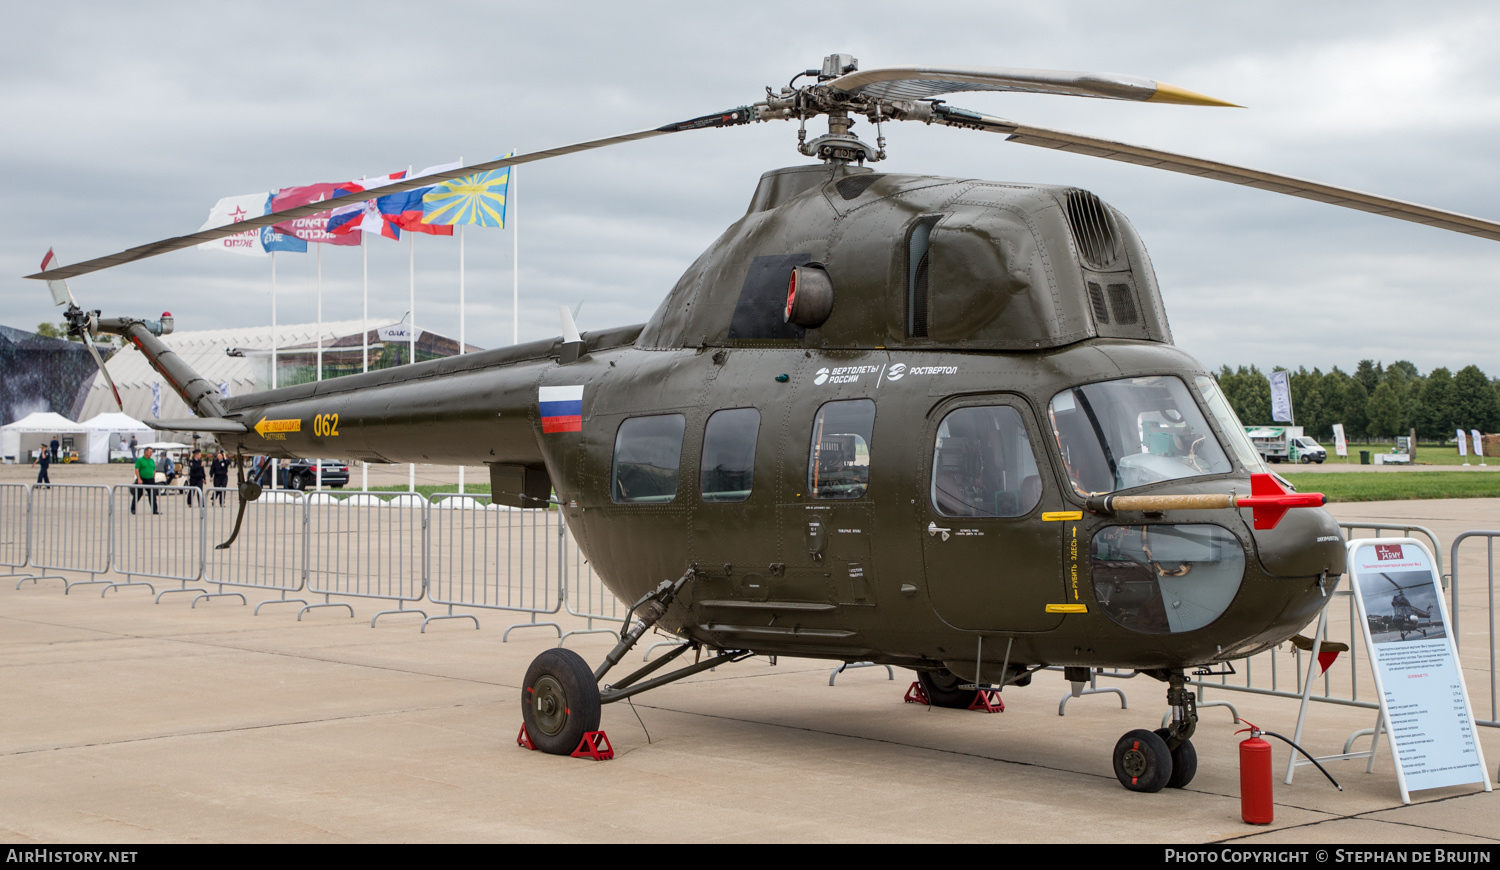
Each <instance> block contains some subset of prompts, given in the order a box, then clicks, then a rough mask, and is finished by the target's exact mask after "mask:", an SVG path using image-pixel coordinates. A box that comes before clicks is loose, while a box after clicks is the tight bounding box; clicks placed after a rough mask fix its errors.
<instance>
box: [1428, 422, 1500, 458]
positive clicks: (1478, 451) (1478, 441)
mask: <svg viewBox="0 0 1500 870" xmlns="http://www.w3.org/2000/svg"><path fill="white" fill-rule="evenodd" d="M1469 434H1470V435H1471V436H1473V438H1474V440H1473V441H1470V442H1469V446H1471V447H1473V448H1474V455H1475V456H1478V457H1479V458H1480V459H1481V460H1483V459H1484V439H1483V438H1480V437H1479V430H1478V429H1470V430H1469ZM1412 452H1413V453H1415V452H1416V451H1415V450H1413V451H1412ZM1412 458H1413V459H1415V458H1416V457H1415V456H1413V457H1412Z"/></svg>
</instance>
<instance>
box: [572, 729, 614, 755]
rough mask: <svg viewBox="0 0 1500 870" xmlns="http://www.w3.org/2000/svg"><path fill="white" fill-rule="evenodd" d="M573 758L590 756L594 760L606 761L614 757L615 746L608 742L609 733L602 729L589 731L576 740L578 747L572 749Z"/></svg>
mask: <svg viewBox="0 0 1500 870" xmlns="http://www.w3.org/2000/svg"><path fill="white" fill-rule="evenodd" d="M573 757H574V758H592V759H594V760H595V761H608V760H610V759H611V758H614V757H615V748H614V747H613V746H611V745H610V744H609V735H607V734H605V733H604V732H603V731H589V732H588V733H586V734H584V735H583V739H582V740H580V741H578V748H577V749H575V750H573Z"/></svg>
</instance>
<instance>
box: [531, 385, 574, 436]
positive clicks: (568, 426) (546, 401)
mask: <svg viewBox="0 0 1500 870" xmlns="http://www.w3.org/2000/svg"><path fill="white" fill-rule="evenodd" d="M537 404H538V408H539V410H540V411H541V414H542V432H544V433H551V432H582V431H583V385H582V384H579V385H577V386H572V387H542V388H541V390H540V391H539V392H538V394H537Z"/></svg>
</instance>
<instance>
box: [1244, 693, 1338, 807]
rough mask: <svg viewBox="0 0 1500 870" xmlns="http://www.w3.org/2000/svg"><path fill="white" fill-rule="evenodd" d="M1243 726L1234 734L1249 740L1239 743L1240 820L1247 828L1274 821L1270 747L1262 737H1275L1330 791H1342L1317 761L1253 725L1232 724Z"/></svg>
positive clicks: (1290, 744) (1295, 746) (1272, 732)
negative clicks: (1324, 779) (1311, 767)
mask: <svg viewBox="0 0 1500 870" xmlns="http://www.w3.org/2000/svg"><path fill="white" fill-rule="evenodd" d="M1241 722H1244V723H1245V724H1246V725H1249V726H1250V727H1249V728H1242V729H1240V730H1239V731H1236V732H1234V733H1236V734H1244V733H1245V732H1246V731H1248V732H1250V736H1249V737H1246V738H1245V739H1244V740H1242V741H1240V818H1242V819H1244V820H1245V823H1246V824H1249V825H1269V824H1271V822H1272V821H1273V820H1274V819H1275V801H1274V800H1273V799H1272V795H1271V744H1269V743H1267V742H1266V741H1264V740H1262V739H1260V738H1261V737H1262V736H1265V737H1275V738H1276V739H1277V740H1280V741H1282V742H1283V743H1285V744H1286V745H1288V746H1290V747H1292V748H1293V749H1295V750H1297V751H1298V752H1301V753H1302V754H1303V755H1304V756H1306V757H1307V760H1308V761H1311V762H1312V763H1313V764H1314V765H1316V766H1317V768H1318V770H1320V771H1322V772H1323V775H1324V776H1326V777H1328V781H1329V782H1331V783H1333V787H1334V788H1336V789H1338V790H1339V791H1343V790H1344V787H1343V786H1341V785H1339V783H1338V780H1336V779H1334V778H1333V774H1331V773H1329V772H1328V771H1327V770H1326V769H1324V767H1323V765H1321V764H1319V763H1318V760H1317V759H1316V758H1313V757H1312V756H1311V755H1308V754H1307V751H1306V750H1305V749H1303V748H1302V747H1300V746H1298V745H1297V744H1295V743H1293V742H1292V741H1290V740H1287V739H1286V738H1285V737H1282V736H1281V735H1280V734H1277V733H1276V732H1274V731H1264V730H1262V729H1260V728H1258V727H1256V725H1255V723H1253V722H1251V721H1249V720H1247V719H1238V718H1237V719H1235V724H1236V725H1238V724H1239V723H1241Z"/></svg>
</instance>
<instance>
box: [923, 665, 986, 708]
mask: <svg viewBox="0 0 1500 870" xmlns="http://www.w3.org/2000/svg"><path fill="white" fill-rule="evenodd" d="M917 682H919V683H921V684H922V691H924V692H926V693H927V700H928V701H931V702H932V706H934V707H947V708H949V709H953V710H967V709H968V708H969V705H970V704H972V703H974V690H973V689H960V688H959V686H960V685H962V684H963V683H964V682H965V681H964V680H963V679H962V678H961V677H959V676H958V675H957V674H955V673H953V672H952V671H950V670H948V669H947V668H939V669H937V670H935V671H917Z"/></svg>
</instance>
